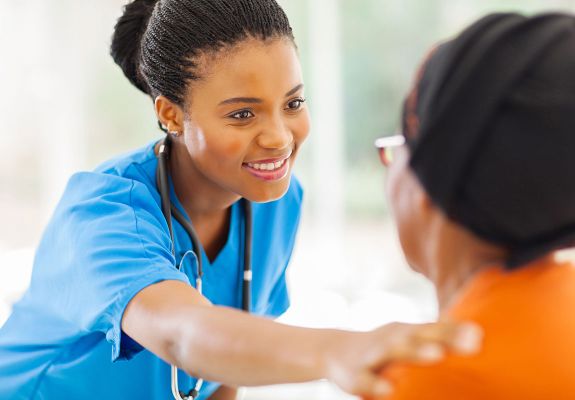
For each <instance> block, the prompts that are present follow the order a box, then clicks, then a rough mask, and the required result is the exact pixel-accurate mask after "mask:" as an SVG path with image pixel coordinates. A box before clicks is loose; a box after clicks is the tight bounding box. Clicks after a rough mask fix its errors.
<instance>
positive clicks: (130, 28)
mask: <svg viewBox="0 0 575 400" xmlns="http://www.w3.org/2000/svg"><path fill="white" fill-rule="evenodd" d="M157 2H158V0H134V1H132V2H131V3H128V4H127V5H126V6H125V7H124V13H123V15H122V16H121V17H120V18H119V19H118V22H117V23H116V26H115V28H114V35H113V36H112V45H111V47H110V54H111V55H112V58H113V59H114V61H115V62H116V64H118V65H119V66H120V68H122V71H123V72H124V75H126V77H127V78H128V79H129V80H130V82H132V84H134V85H135V86H136V87H137V88H138V89H140V90H141V91H142V92H144V93H147V94H150V88H149V86H148V84H147V83H146V80H145V79H144V78H143V76H142V74H141V73H140V68H139V65H140V49H141V43H142V37H143V35H144V33H145V32H146V28H147V26H148V21H149V20H150V17H151V16H152V12H153V11H154V7H155V5H156V3H157Z"/></svg>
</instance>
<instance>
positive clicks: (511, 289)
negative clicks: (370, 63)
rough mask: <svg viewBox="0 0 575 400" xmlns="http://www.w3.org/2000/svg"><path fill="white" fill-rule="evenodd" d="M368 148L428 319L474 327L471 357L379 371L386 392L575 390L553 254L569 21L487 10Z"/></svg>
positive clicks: (566, 158)
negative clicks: (477, 329)
mask: <svg viewBox="0 0 575 400" xmlns="http://www.w3.org/2000/svg"><path fill="white" fill-rule="evenodd" d="M403 139H404V141H405V144H404V145H400V146H399V147H397V148H396V149H395V151H394V152H393V153H390V149H389V148H388V147H391V146H394V145H397V144H401V142H402V141H403ZM376 144H378V145H379V146H378V147H380V155H381V158H382V161H383V162H384V163H385V164H388V165H389V175H388V186H387V190H388V197H389V200H390V203H391V206H392V210H393V214H394V217H395V219H396V222H397V227H398V232H399V237H400V241H401V245H402V247H403V250H404V252H405V255H406V258H407V260H408V262H409V264H410V265H411V267H412V268H413V269H414V270H416V271H419V272H421V273H423V274H424V275H426V276H427V277H428V278H429V279H431V280H432V281H433V283H434V284H435V286H436V288H437V293H438V299H439V303H440V309H441V318H443V319H455V320H459V319H461V320H472V321H476V322H477V323H478V324H479V325H481V326H482V327H483V328H484V334H485V337H484V347H483V351H482V352H481V353H480V354H479V355H477V356H472V357H460V356H456V355H451V354H448V355H447V357H446V359H445V361H443V362H441V363H440V364H438V365H437V366H433V367H425V366H419V365H413V364H401V365H395V366H392V367H390V368H389V369H387V370H386V371H385V372H384V377H385V378H387V379H388V380H389V381H391V382H392V383H393V386H394V393H393V395H392V396H391V397H390V398H391V399H396V400H406V399H422V400H434V399H464V400H475V399H482V400H484V399H490V400H499V399H501V400H503V399H505V400H509V399H521V400H535V399H537V400H546V399H553V400H560V399H575V265H574V264H573V263H568V262H560V261H559V260H558V259H557V257H556V251H557V250H558V249H562V248H568V247H570V246H573V245H574V244H575V18H574V17H573V16H572V15H566V14H546V15H539V16H535V17H531V18H526V17H523V16H520V15H517V14H494V15H489V16H487V17H485V18H483V19H481V20H480V21H478V22H476V23H475V24H474V25H472V26H471V27H469V28H468V29H466V30H465V31H464V32H463V33H461V34H460V35H459V36H458V37H457V38H455V39H454V40H451V41H449V42H446V43H444V44H442V45H440V46H438V47H437V48H436V49H434V50H433V51H432V52H431V54H430V55H429V56H428V57H427V59H426V61H425V62H424V64H423V66H422V67H421V70H420V71H419V73H418V76H417V78H416V83H415V85H414V88H413V90H412V92H411V94H410V95H409V96H408V98H407V100H406V102H405V105H404V115H403V137H396V138H386V139H383V140H380V141H378V142H376ZM390 155H393V159H392V158H391V157H390Z"/></svg>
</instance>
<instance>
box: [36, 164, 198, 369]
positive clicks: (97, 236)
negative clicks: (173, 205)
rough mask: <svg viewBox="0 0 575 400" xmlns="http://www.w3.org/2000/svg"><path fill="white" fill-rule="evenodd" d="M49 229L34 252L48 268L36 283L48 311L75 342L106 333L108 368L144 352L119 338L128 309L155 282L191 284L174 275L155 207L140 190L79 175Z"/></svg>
mask: <svg viewBox="0 0 575 400" xmlns="http://www.w3.org/2000/svg"><path fill="white" fill-rule="evenodd" d="M50 225H51V226H49V227H48V229H49V230H51V232H48V233H49V234H45V235H44V240H43V242H42V243H41V245H40V247H39V252H38V256H39V257H40V262H42V264H46V266H49V268H42V269H41V270H42V274H44V275H45V276H39V277H38V278H39V280H41V281H42V282H43V284H42V288H51V287H52V288H53V289H51V290H54V291H55V290H57V293H51V295H52V301H53V303H52V304H53V308H54V309H56V310H57V311H56V312H58V313H60V315H62V317H63V318H66V320H68V321H71V322H73V323H74V324H75V325H76V326H78V329H79V333H78V334H89V333H94V332H102V333H104V334H105V335H106V339H107V340H108V342H110V344H111V353H112V360H113V361H115V360H118V359H125V358H130V357H132V356H133V355H134V354H135V353H136V352H138V351H140V350H141V349H142V348H141V346H138V345H136V343H135V342H134V341H133V340H131V339H129V338H128V337H127V336H126V337H124V338H123V336H125V335H123V334H122V331H121V321H122V316H123V313H124V310H125V309H126V306H127V305H128V303H129V301H130V300H131V299H132V298H133V297H134V296H135V295H136V294H137V293H138V292H139V291H140V290H142V289H144V288H145V287H147V286H150V285H152V284H154V283H157V282H161V281H164V280H178V281H183V282H186V283H189V280H188V278H187V277H186V275H185V274H183V273H182V272H180V271H178V270H177V269H176V268H175V261H174V257H173V255H172V253H171V241H170V236H169V232H168V229H167V224H166V222H165V220H164V218H163V215H162V213H161V210H160V208H159V206H158V203H157V201H156V200H155V199H154V197H153V196H152V194H151V193H150V191H149V189H148V188H147V187H146V186H145V185H144V184H143V183H140V182H137V181H132V180H129V179H126V178H122V177H117V176H112V175H106V174H94V173H82V174H77V175H75V176H74V177H73V178H72V179H71V181H70V183H69V186H68V189H67V193H65V195H64V198H63V200H62V202H61V204H60V205H59V206H58V208H57V211H56V214H55V216H54V218H53V220H52V223H51V224H50ZM38 256H37V257H38ZM43 290H49V289H43ZM49 295H50V293H46V296H49ZM123 345H125V348H124V347H123Z"/></svg>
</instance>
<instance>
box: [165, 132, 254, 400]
mask: <svg viewBox="0 0 575 400" xmlns="http://www.w3.org/2000/svg"><path fill="white" fill-rule="evenodd" d="M169 155H170V139H169V136H166V138H165V139H164V140H163V141H162V143H161V144H160V148H159V151H158V156H157V157H158V168H157V170H156V184H157V186H158V190H159V192H160V197H161V199H162V213H163V214H164V218H165V219H166V222H167V223H168V228H169V230H170V239H171V241H172V254H173V255H174V257H175V256H176V242H175V241H174V232H173V230H172V215H173V216H174V218H175V219H176V221H178V222H179V223H180V225H182V227H183V228H184V230H185V231H186V233H187V234H188V236H189V237H190V239H191V241H192V247H193V252H194V253H195V254H196V258H197V271H196V272H197V274H196V290H197V291H198V292H199V293H200V294H201V293H202V276H203V269H202V254H201V250H200V249H201V244H200V241H199V240H198V235H197V234H196V231H195V229H194V227H193V226H192V223H191V222H190V221H189V220H188V219H187V218H186V217H185V216H184V215H183V214H182V213H181V212H180V211H179V210H178V209H177V208H176V207H175V206H174V205H173V204H172V202H171V200H170V186H169V176H170V173H169V171H168V165H167V164H168V158H169ZM241 201H242V203H243V206H244V215H245V231H244V276H243V285H242V310H244V311H246V312H249V311H250V302H251V286H252V285H251V283H252V269H251V258H252V207H251V203H250V202H249V201H248V200H246V199H242V200H241ZM186 254H187V253H186ZM184 257H185V255H184ZM182 260H183V258H182ZM181 266H182V263H180V265H179V266H178V269H181ZM171 369H172V395H173V396H174V398H175V399H176V400H195V399H196V398H197V397H198V395H199V392H200V389H201V388H202V385H203V383H204V380H203V379H198V381H197V382H196V385H195V386H194V388H193V389H191V390H190V391H189V393H188V394H185V392H183V391H180V390H179V388H178V368H177V367H176V366H175V365H172V366H171Z"/></svg>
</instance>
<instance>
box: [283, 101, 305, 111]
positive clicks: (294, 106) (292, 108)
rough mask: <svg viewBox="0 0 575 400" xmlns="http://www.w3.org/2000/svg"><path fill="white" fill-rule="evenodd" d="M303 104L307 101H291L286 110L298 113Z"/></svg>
mask: <svg viewBox="0 0 575 400" xmlns="http://www.w3.org/2000/svg"><path fill="white" fill-rule="evenodd" d="M303 103H305V99H302V98H298V99H293V100H290V101H289V103H287V108H286V110H289V111H297V110H299V109H300V108H301V107H302V106H303Z"/></svg>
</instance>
